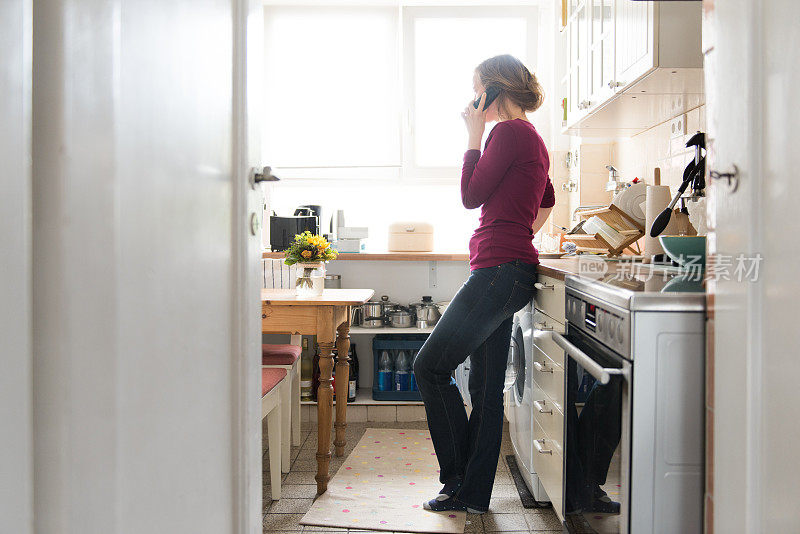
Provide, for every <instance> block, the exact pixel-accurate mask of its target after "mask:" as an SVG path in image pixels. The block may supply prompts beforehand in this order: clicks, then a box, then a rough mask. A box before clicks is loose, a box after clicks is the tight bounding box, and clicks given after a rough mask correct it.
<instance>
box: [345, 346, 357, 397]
mask: <svg viewBox="0 0 800 534" xmlns="http://www.w3.org/2000/svg"><path fill="white" fill-rule="evenodd" d="M349 356H350V385H349V387H348V388H347V402H353V401H355V400H356V394H357V393H358V355H357V354H356V344H355V343H351V344H350V352H349Z"/></svg>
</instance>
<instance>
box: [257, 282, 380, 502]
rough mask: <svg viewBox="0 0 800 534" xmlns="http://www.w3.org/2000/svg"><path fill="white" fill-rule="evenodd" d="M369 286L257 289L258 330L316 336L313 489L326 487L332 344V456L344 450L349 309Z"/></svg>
mask: <svg viewBox="0 0 800 534" xmlns="http://www.w3.org/2000/svg"><path fill="white" fill-rule="evenodd" d="M374 293H375V292H374V291H373V290H371V289H326V290H325V291H324V292H323V293H322V296H319V297H298V296H297V295H296V294H295V290H293V289H262V290H261V331H262V332H264V333H270V334H305V335H315V336H317V343H318V344H319V351H320V355H319V388H318V389H317V434H318V436H319V437H318V441H317V476H316V477H314V478H315V479H316V481H317V493H318V494H322V493H325V490H327V489H328V467H329V465H330V461H331V415H332V414H331V411H332V409H333V387H332V386H331V371H332V370H333V347H334V346H335V347H336V349H337V351H338V353H339V357H338V358H337V361H336V378H338V380H337V381H336V424H335V428H336V438H335V439H334V441H333V444H334V446H335V448H336V456H342V455H343V454H344V446H345V437H344V435H345V428H347V392H348V385H349V380H350V364H349V362H348V358H347V353H348V351H349V349H350V308H351V306H357V305H359V304H363V303H364V302H366V301H368V300H369V299H371V298H372V295H373V294H374Z"/></svg>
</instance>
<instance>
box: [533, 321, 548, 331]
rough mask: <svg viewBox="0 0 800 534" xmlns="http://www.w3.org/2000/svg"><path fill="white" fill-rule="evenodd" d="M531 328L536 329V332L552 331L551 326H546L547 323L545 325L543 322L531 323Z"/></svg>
mask: <svg viewBox="0 0 800 534" xmlns="http://www.w3.org/2000/svg"><path fill="white" fill-rule="evenodd" d="M533 326H534V328H536V330H552V329H553V327H552V326H547V323H545V322H544V321H542V322H541V323H533Z"/></svg>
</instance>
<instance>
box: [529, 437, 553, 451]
mask: <svg viewBox="0 0 800 534" xmlns="http://www.w3.org/2000/svg"><path fill="white" fill-rule="evenodd" d="M542 445H544V438H542V439H535V440H533V446H534V447H536V452H538V453H539V454H553V449H545V448H543V447H542Z"/></svg>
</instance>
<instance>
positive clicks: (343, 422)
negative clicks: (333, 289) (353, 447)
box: [333, 313, 350, 456]
mask: <svg viewBox="0 0 800 534" xmlns="http://www.w3.org/2000/svg"><path fill="white" fill-rule="evenodd" d="M347 316H348V317H349V316H350V314H349V313H348V314H347ZM336 332H337V336H336V351H337V352H338V353H339V354H338V357H337V359H336V423H335V424H334V427H335V428H336V439H335V440H334V441H333V445H334V446H335V450H336V456H344V446H345V444H346V441H345V430H346V429H347V394H348V391H349V389H350V363H349V358H348V353H349V352H350V322H349V320H348V321H345V322H343V323H342V324H340V325H339V327H338V328H337V329H336Z"/></svg>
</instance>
